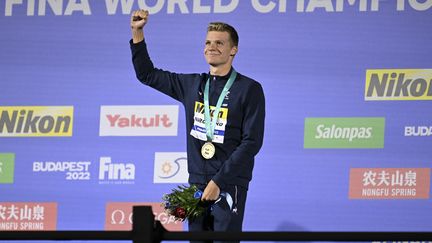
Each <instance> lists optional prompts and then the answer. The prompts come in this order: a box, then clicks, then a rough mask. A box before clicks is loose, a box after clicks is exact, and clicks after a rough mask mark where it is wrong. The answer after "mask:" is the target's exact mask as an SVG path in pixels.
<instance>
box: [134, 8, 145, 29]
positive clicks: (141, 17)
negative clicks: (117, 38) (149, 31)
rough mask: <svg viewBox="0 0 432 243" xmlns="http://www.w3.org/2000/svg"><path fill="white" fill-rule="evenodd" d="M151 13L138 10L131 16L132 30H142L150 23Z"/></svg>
mask: <svg viewBox="0 0 432 243" xmlns="http://www.w3.org/2000/svg"><path fill="white" fill-rule="evenodd" d="M148 16H149V12H148V11H147V10H143V9H141V10H137V11H134V12H133V13H132V15H131V21H130V24H131V28H132V29H133V30H137V29H142V28H143V27H144V25H145V24H146V23H147V21H148Z"/></svg>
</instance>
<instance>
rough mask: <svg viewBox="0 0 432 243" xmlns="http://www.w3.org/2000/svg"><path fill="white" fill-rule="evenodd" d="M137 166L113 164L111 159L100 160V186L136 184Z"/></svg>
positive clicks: (102, 158) (103, 158)
mask: <svg viewBox="0 0 432 243" xmlns="http://www.w3.org/2000/svg"><path fill="white" fill-rule="evenodd" d="M134 180H135V165H134V164H132V163H112V162H111V157H101V158H100V160H99V184H134V183H135V181H134Z"/></svg>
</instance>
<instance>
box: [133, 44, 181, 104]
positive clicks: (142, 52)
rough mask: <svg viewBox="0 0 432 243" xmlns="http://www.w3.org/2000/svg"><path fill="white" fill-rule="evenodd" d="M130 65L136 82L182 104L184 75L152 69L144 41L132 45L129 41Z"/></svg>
mask: <svg viewBox="0 0 432 243" xmlns="http://www.w3.org/2000/svg"><path fill="white" fill-rule="evenodd" d="M129 43H130V48H131V52H132V63H133V66H134V69H135V74H136V77H137V78H138V80H139V81H140V82H141V83H143V84H145V85H148V86H150V87H152V88H154V89H157V90H159V91H160V92H162V93H164V94H166V95H168V96H171V97H172V98H174V99H176V100H178V101H180V102H183V101H184V97H185V95H186V94H185V92H186V91H187V89H185V87H184V85H185V82H186V81H187V77H186V76H187V75H186V74H177V73H172V72H168V71H164V70H161V69H157V68H155V67H154V65H153V62H152V61H151V59H150V56H149V54H148V51H147V45H146V43H145V41H142V42H139V43H136V44H134V43H133V42H132V40H130V42H129Z"/></svg>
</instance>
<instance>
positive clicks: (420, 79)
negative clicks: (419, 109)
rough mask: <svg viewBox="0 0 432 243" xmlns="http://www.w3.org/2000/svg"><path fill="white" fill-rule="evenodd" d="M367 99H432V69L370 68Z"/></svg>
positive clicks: (368, 71) (367, 77) (366, 90)
mask: <svg viewBox="0 0 432 243" xmlns="http://www.w3.org/2000/svg"><path fill="white" fill-rule="evenodd" d="M365 100H432V69H369V70H367V71H366V88H365Z"/></svg>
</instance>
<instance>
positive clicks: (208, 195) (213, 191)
mask: <svg viewBox="0 0 432 243" xmlns="http://www.w3.org/2000/svg"><path fill="white" fill-rule="evenodd" d="M219 195H220V189H219V187H218V185H217V184H216V183H215V182H214V181H212V180H211V181H210V182H209V183H208V184H207V186H206V188H205V189H204V192H203V195H202V197H201V200H202V201H215V200H217V199H218V198H219Z"/></svg>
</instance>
